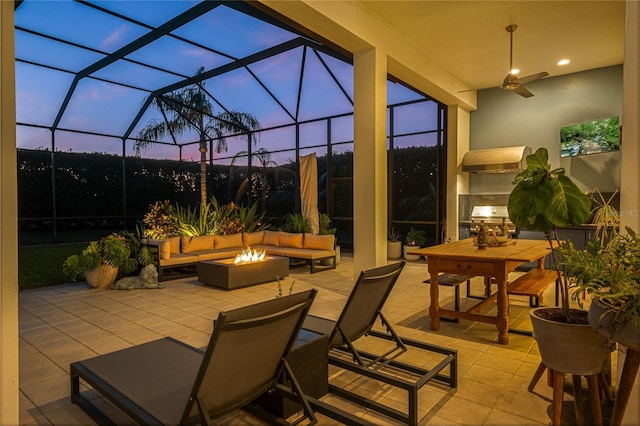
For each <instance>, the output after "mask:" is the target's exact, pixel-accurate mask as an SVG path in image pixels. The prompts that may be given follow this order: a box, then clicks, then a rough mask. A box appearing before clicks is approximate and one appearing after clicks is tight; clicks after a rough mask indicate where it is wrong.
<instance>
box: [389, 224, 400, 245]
mask: <svg viewBox="0 0 640 426" xmlns="http://www.w3.org/2000/svg"><path fill="white" fill-rule="evenodd" d="M401 237H402V235H400V233H399V232H398V231H397V230H396V228H395V226H394V227H391V231H389V233H388V235H387V239H388V240H389V241H400V238H401Z"/></svg>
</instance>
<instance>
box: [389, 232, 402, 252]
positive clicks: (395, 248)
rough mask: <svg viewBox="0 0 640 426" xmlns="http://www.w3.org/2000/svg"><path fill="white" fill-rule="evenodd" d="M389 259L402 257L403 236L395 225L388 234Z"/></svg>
mask: <svg viewBox="0 0 640 426" xmlns="http://www.w3.org/2000/svg"><path fill="white" fill-rule="evenodd" d="M387 235H388V238H387V259H400V258H401V257H402V241H401V240H400V238H401V237H402V236H401V235H400V233H399V232H398V231H396V228H395V227H392V228H391V231H389V233H388V234H387Z"/></svg>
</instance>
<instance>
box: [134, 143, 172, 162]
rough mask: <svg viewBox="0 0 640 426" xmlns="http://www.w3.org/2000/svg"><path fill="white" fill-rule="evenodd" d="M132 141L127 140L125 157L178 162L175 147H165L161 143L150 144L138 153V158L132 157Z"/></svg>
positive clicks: (165, 145)
mask: <svg viewBox="0 0 640 426" xmlns="http://www.w3.org/2000/svg"><path fill="white" fill-rule="evenodd" d="M134 143H135V142H134V141H132V140H127V145H126V146H127V149H126V152H127V156H130V157H135V158H147V159H157V160H179V159H180V150H179V148H178V146H177V145H167V144H162V143H151V144H149V146H148V148H147V149H145V150H144V151H141V152H140V156H139V157H136V156H135V155H134V149H133V147H134Z"/></svg>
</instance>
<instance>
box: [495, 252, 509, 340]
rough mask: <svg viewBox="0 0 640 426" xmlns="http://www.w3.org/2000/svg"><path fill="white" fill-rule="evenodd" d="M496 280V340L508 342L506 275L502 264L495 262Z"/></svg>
mask: <svg viewBox="0 0 640 426" xmlns="http://www.w3.org/2000/svg"><path fill="white" fill-rule="evenodd" d="M495 273H496V282H497V284H498V300H497V303H498V315H497V317H496V327H498V342H499V343H501V344H503V345H508V344H509V296H508V295H507V276H506V272H505V268H504V265H500V264H496V270H495Z"/></svg>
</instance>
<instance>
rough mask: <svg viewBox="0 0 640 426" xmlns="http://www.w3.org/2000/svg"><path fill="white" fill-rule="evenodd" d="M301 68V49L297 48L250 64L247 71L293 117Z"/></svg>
mask: <svg viewBox="0 0 640 426" xmlns="http://www.w3.org/2000/svg"><path fill="white" fill-rule="evenodd" d="M301 66H302V47H298V48H296V49H293V50H289V51H287V52H284V53H281V54H279V55H275V56H272V57H269V58H266V59H264V60H262V61H260V62H256V63H255V64H251V65H249V69H251V71H252V72H254V73H255V74H256V75H257V76H258V78H259V79H260V81H262V82H263V83H264V85H265V86H266V87H267V88H268V89H269V91H271V93H273V94H274V96H275V97H276V98H278V100H279V101H280V103H281V104H282V105H284V107H285V108H286V109H287V111H288V112H289V114H291V115H292V116H295V113H296V104H297V102H298V83H297V82H298V80H299V79H300V68H301ZM289 121H291V119H289Z"/></svg>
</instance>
